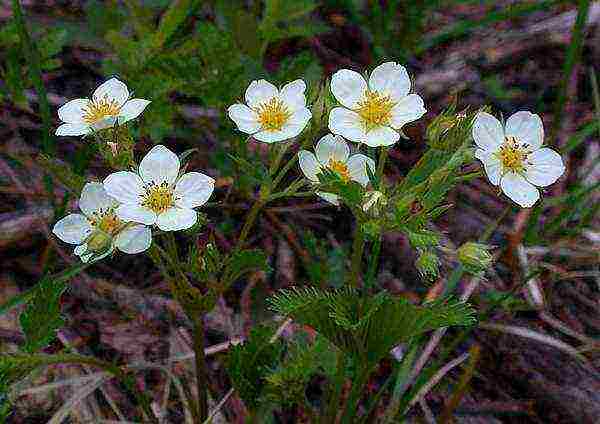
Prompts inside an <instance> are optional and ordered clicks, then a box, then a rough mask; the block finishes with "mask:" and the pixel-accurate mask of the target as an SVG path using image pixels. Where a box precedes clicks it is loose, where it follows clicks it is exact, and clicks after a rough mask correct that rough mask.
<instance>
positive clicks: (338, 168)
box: [327, 159, 350, 183]
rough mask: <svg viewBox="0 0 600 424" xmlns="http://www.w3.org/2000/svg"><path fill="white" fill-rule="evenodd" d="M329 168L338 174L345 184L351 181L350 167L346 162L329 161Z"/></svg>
mask: <svg viewBox="0 0 600 424" xmlns="http://www.w3.org/2000/svg"><path fill="white" fill-rule="evenodd" d="M327 167H328V168H329V169H331V170H332V171H333V172H335V173H336V174H338V175H339V176H340V178H341V179H342V181H344V182H345V183H347V182H349V181H350V171H348V167H347V166H346V164H345V163H344V162H342V161H339V160H335V159H329V162H328V163H327Z"/></svg>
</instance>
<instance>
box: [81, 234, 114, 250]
mask: <svg viewBox="0 0 600 424" xmlns="http://www.w3.org/2000/svg"><path fill="white" fill-rule="evenodd" d="M112 239H113V238H112V236H111V235H110V234H108V233H105V232H104V231H102V230H96V231H94V232H93V233H92V234H91V235H90V236H89V237H88V238H87V240H86V242H87V248H88V251H89V252H95V253H102V252H105V251H107V250H108V249H109V248H110V246H111V244H112Z"/></svg>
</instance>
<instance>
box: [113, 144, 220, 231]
mask: <svg viewBox="0 0 600 424" xmlns="http://www.w3.org/2000/svg"><path fill="white" fill-rule="evenodd" d="M179 171H180V163H179V158H178V157H177V155H176V154H175V153H173V152H172V151H170V150H169V149H167V148H166V147H165V146H160V145H159V146H154V148H152V150H150V152H148V154H147V155H146V156H145V157H144V159H142V161H141V162H140V166H139V169H138V172H130V171H120V172H115V173H114V174H111V175H109V176H108V177H106V179H105V180H104V188H105V189H106V192H107V193H108V195H109V196H112V197H114V198H115V199H116V200H118V201H119V203H121V204H120V205H119V207H118V208H117V210H116V213H117V216H118V217H119V218H120V219H122V220H124V221H133V222H139V223H140V224H145V225H154V224H156V225H157V226H158V228H160V229H161V230H163V231H178V230H185V229H186V228H190V227H192V226H193V225H194V224H195V223H196V220H197V218H198V216H197V213H196V211H195V210H194V208H197V207H199V206H202V205H203V204H204V203H206V201H207V200H208V199H209V197H210V196H211V194H212V192H213V190H214V187H215V180H214V179H212V178H211V177H209V176H207V175H204V174H201V173H200V172H188V173H186V174H183V175H179Z"/></svg>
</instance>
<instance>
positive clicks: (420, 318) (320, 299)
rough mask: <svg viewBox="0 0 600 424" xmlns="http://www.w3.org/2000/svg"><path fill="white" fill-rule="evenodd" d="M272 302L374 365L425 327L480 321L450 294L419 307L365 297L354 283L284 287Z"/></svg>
mask: <svg viewBox="0 0 600 424" xmlns="http://www.w3.org/2000/svg"><path fill="white" fill-rule="evenodd" d="M269 303H270V305H271V309H272V310H273V311H275V312H276V313H279V314H282V315H286V316H290V317H292V318H293V319H294V320H295V321H297V322H299V323H301V324H304V325H310V326H311V327H313V328H314V329H315V330H317V331H318V332H319V333H320V334H322V335H323V336H324V337H326V338H327V339H328V340H329V341H330V342H332V343H333V344H335V345H336V346H337V347H339V348H340V349H342V350H343V351H344V352H345V353H346V354H348V355H350V356H351V357H353V358H355V359H357V360H363V361H366V362H368V363H369V364H370V365H374V364H376V363H377V362H378V361H379V360H380V359H381V358H383V357H384V356H385V355H387V354H388V353H389V351H390V350H391V349H392V348H393V347H394V346H396V345H397V344H399V343H402V342H406V341H407V340H409V339H410V338H411V337H414V336H417V335H419V334H421V333H423V332H426V331H430V330H434V329H437V328H440V327H447V326H450V325H471V324H473V323H474V322H475V319H474V316H473V315H474V311H473V310H472V309H471V307H470V306H469V305H468V304H465V303H462V302H456V301H453V300H451V299H449V300H446V301H438V302H435V303H429V304H425V305H422V306H416V305H413V304H411V303H409V302H408V301H407V300H406V299H403V298H396V297H393V296H391V295H389V294H388V293H386V292H383V293H381V294H380V295H378V296H377V297H376V298H367V299H366V300H363V299H361V297H360V296H359V295H358V293H357V292H356V291H355V290H352V289H349V288H343V289H340V290H332V291H323V290H319V289H316V288H312V287H309V288H302V289H299V288H294V289H288V290H280V291H279V292H278V293H277V294H276V295H274V296H273V297H271V298H270V299H269Z"/></svg>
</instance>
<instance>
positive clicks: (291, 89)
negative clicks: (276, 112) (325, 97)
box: [279, 79, 306, 112]
mask: <svg viewBox="0 0 600 424" xmlns="http://www.w3.org/2000/svg"><path fill="white" fill-rule="evenodd" d="M305 91H306V83H305V82H304V81H303V80H301V79H297V80H296V81H292V82H290V83H287V84H286V85H284V86H283V88H282V89H281V91H280V93H279V98H280V99H281V100H282V101H283V103H285V105H286V106H287V107H288V108H289V110H290V111H292V112H294V111H296V110H298V109H302V108H304V107H306V96H305V95H304V92H305Z"/></svg>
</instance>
